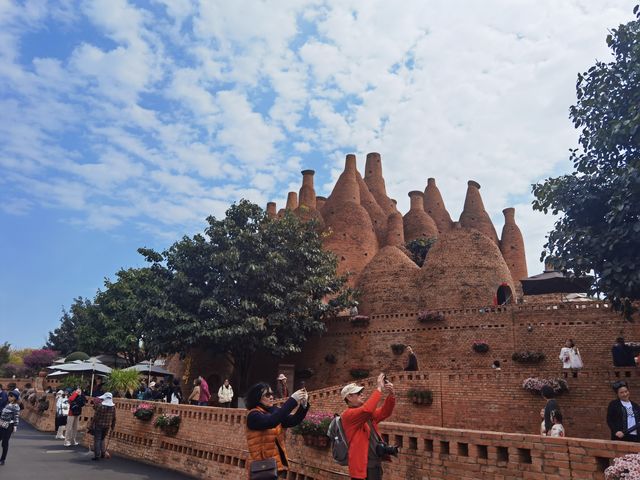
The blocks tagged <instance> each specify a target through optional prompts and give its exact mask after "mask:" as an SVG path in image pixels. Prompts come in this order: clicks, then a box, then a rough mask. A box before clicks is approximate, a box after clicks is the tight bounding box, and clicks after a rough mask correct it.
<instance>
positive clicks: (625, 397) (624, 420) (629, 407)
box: [607, 380, 640, 442]
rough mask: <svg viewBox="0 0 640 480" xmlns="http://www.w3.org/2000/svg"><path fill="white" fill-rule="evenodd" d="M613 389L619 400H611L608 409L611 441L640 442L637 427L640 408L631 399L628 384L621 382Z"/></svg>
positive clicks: (639, 420) (639, 419)
mask: <svg viewBox="0 0 640 480" xmlns="http://www.w3.org/2000/svg"><path fill="white" fill-rule="evenodd" d="M612 387H613V390H614V392H616V395H617V396H618V398H617V399H615V400H611V402H610V403H609V407H608V408H607V425H608V426H609V430H611V440H622V441H623V442H639V441H640V434H638V430H637V427H638V422H640V406H639V405H638V404H637V403H635V402H632V401H631V400H630V399H629V397H630V392H629V386H628V385H627V382H624V381H622V380H620V381H617V382H615V383H614V384H613V385H612Z"/></svg>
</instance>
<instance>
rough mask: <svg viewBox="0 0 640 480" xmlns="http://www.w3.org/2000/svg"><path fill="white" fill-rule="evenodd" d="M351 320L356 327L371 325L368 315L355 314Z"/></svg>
mask: <svg viewBox="0 0 640 480" xmlns="http://www.w3.org/2000/svg"><path fill="white" fill-rule="evenodd" d="M349 321H350V322H351V325H352V326H354V327H366V326H367V325H369V317H368V316H367V315H354V316H353V317H351V319H350V320H349Z"/></svg>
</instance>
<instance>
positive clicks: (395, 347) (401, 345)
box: [391, 343, 407, 355]
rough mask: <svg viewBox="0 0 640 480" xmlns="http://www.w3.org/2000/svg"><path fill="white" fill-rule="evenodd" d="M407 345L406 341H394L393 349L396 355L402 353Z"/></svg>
mask: <svg viewBox="0 0 640 480" xmlns="http://www.w3.org/2000/svg"><path fill="white" fill-rule="evenodd" d="M405 348H407V346H406V345H405V344H404V343H392V344H391V351H392V352H393V353H394V354H396V355H402V353H403V352H404V350H405Z"/></svg>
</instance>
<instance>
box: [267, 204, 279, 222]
mask: <svg viewBox="0 0 640 480" xmlns="http://www.w3.org/2000/svg"><path fill="white" fill-rule="evenodd" d="M267 216H268V217H269V218H276V216H277V213H276V202H269V203H267Z"/></svg>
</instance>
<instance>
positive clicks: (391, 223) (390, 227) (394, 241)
mask: <svg viewBox="0 0 640 480" xmlns="http://www.w3.org/2000/svg"><path fill="white" fill-rule="evenodd" d="M404 243H405V242H404V226H403V222H402V214H401V213H400V212H394V213H392V214H391V215H389V218H387V231H386V234H385V240H384V245H385V247H386V246H392V247H398V248H404Z"/></svg>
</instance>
